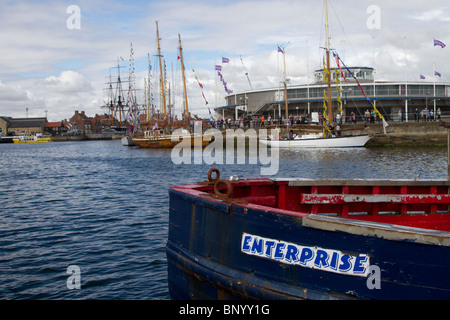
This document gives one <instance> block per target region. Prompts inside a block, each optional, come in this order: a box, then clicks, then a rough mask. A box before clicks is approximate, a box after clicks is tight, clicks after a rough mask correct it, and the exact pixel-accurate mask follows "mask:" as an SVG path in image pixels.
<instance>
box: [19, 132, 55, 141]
mask: <svg viewBox="0 0 450 320" xmlns="http://www.w3.org/2000/svg"><path fill="white" fill-rule="evenodd" d="M51 141H52V139H51V138H50V137H48V136H44V135H43V134H42V133H37V134H35V135H33V136H26V135H21V136H18V137H14V139H13V142H14V143H47V142H51Z"/></svg>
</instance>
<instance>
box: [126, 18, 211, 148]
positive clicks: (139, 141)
mask: <svg viewBox="0 0 450 320" xmlns="http://www.w3.org/2000/svg"><path fill="white" fill-rule="evenodd" d="M156 35H157V41H158V56H159V65H160V70H162V62H161V46H160V43H159V40H160V39H159V29H158V22H156ZM178 41H179V46H180V47H179V50H180V61H181V72H182V75H183V88H184V101H185V114H186V118H185V119H186V121H185V127H187V128H189V127H190V123H191V121H190V115H189V107H188V100H187V90H186V77H185V68H184V62H183V48H182V46H181V36H180V35H179V34H178ZM160 81H161V88H164V79H163V74H162V72H160ZM161 91H162V92H161V94H162V103H163V108H164V120H163V121H164V125H163V126H162V127H163V128H164V127H166V128H167V126H168V117H167V113H166V98H165V93H164V91H165V90H164V89H162V90H161ZM180 138H181V139H183V142H185V141H186V140H188V141H189V138H190V142H191V144H190V145H191V146H192V147H193V146H194V145H195V144H198V143H199V141H201V145H202V147H205V146H207V145H208V144H209V143H210V140H209V139H207V140H206V141H204V140H205V139H204V137H203V135H202V133H201V132H200V133H191V132H190V131H189V130H188V129H181V128H180V129H178V130H177V134H168V133H167V132H166V133H164V131H163V130H151V131H144V134H143V136H134V137H133V138H132V141H133V143H134V144H135V145H136V146H138V147H140V148H173V147H175V146H176V145H178V144H179V143H180V140H179V139H180Z"/></svg>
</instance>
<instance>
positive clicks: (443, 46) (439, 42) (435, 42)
mask: <svg viewBox="0 0 450 320" xmlns="http://www.w3.org/2000/svg"><path fill="white" fill-rule="evenodd" d="M433 40H434V46H435V47H436V46H439V47H441V48H445V44H444V43H443V42H442V41H439V40H436V39H433Z"/></svg>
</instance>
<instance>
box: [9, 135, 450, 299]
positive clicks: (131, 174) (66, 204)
mask: <svg viewBox="0 0 450 320" xmlns="http://www.w3.org/2000/svg"><path fill="white" fill-rule="evenodd" d="M211 167H212V166H210V165H206V164H191V165H187V164H181V165H176V164H174V163H173V162H172V160H171V150H163V149H160V150H152V149H139V148H136V147H125V146H122V145H121V143H120V141H85V142H63V143H49V144H27V145H25V144H23V145H21V144H19V145H17V144H3V145H0V177H1V179H0V299H2V300H3V299H12V300H18V299H46V300H47V299H120V300H131V299H139V300H141V299H145V300H165V299H170V296H169V293H168V288H167V270H166V267H167V264H166V256H165V244H166V240H167V232H168V205H169V199H168V189H169V188H170V187H171V186H173V185H176V184H185V183H193V182H197V181H203V180H205V179H206V174H207V172H208V170H209V169H210V168H211ZM214 167H217V168H219V169H220V171H221V174H222V177H229V176H232V175H237V176H239V177H240V178H252V177H262V176H261V175H260V165H250V164H248V161H247V164H245V165H242V164H239V165H237V164H234V165H233V164H222V165H214ZM446 173H447V150H446V149H445V148H395V149H392V148H361V149H336V150H332V149H324V150H301V151H300V150H281V151H280V161H279V170H278V173H277V174H276V175H275V176H274V177H278V178H286V177H297V178H329V179H333V178H341V179H446V178H447V175H446ZM69 266H77V267H79V271H80V272H79V274H78V275H79V276H80V280H81V282H80V287H79V289H76V288H75V289H70V288H69V287H70V285H69V286H68V282H67V280H68V279H69V277H71V274H68V273H67V270H68V267H69Z"/></svg>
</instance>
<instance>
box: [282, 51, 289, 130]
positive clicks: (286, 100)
mask: <svg viewBox="0 0 450 320" xmlns="http://www.w3.org/2000/svg"><path fill="white" fill-rule="evenodd" d="M283 65H284V101H285V105H286V129H289V110H288V96H287V79H286V48H283Z"/></svg>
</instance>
